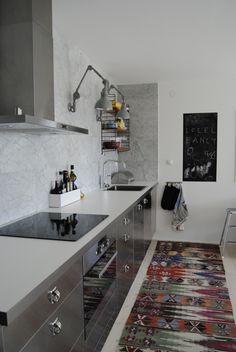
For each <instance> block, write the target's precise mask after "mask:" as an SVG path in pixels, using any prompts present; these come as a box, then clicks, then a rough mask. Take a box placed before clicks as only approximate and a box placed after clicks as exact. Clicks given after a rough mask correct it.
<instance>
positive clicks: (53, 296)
mask: <svg viewBox="0 0 236 352" xmlns="http://www.w3.org/2000/svg"><path fill="white" fill-rule="evenodd" d="M60 298H61V293H60V291H59V290H58V289H57V287H56V286H55V287H54V288H53V289H52V290H50V291H48V300H49V302H50V303H51V304H54V303H57V302H59V300H60Z"/></svg>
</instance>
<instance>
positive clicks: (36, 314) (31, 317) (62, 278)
mask: <svg viewBox="0 0 236 352" xmlns="http://www.w3.org/2000/svg"><path fill="white" fill-rule="evenodd" d="M55 275H56V274H55ZM57 276H58V279H56V280H55V279H54V280H53V279H52V282H51V284H49V286H48V288H47V289H46V290H45V291H43V293H42V294H41V295H39V297H38V298H37V299H36V300H35V301H34V302H33V303H32V304H31V305H30V306H29V307H28V308H27V309H26V310H25V311H24V312H23V313H22V314H21V315H20V316H19V317H18V318H16V319H15V320H14V321H13V322H12V323H11V324H10V325H9V326H4V327H2V329H3V341H4V348H5V350H4V352H18V351H19V350H20V349H21V348H23V346H24V345H25V344H26V343H27V341H28V340H29V339H30V338H31V337H32V336H33V335H34V334H35V333H36V332H37V331H38V330H39V329H40V328H41V326H42V325H43V324H44V323H45V321H46V320H47V319H48V317H49V316H51V315H52V314H53V313H54V312H55V311H56V310H57V309H58V308H59V307H60V306H61V305H62V304H63V302H64V301H65V300H66V299H67V297H68V295H69V294H70V293H71V292H72V291H73V290H74V288H75V287H76V286H77V285H78V283H79V282H80V281H82V258H81V257H79V258H78V259H76V260H75V262H74V263H73V264H71V265H68V267H67V268H66V269H65V270H64V273H63V274H61V275H59V274H57ZM79 299H80V300H82V294H81V295H80V297H79ZM0 351H1V350H0Z"/></svg>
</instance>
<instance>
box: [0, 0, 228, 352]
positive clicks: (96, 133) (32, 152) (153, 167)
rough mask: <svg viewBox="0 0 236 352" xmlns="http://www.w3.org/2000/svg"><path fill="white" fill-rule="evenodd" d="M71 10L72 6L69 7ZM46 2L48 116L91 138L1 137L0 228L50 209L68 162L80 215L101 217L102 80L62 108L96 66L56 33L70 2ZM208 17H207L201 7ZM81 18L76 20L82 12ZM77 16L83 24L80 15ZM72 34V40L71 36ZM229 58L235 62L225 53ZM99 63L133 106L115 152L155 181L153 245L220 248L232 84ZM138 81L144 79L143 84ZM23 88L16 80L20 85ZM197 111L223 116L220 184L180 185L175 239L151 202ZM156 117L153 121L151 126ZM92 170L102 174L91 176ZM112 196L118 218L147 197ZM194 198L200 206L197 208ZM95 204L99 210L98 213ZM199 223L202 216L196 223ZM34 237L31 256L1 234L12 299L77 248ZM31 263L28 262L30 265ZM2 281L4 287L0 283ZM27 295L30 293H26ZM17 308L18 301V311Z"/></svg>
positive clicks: (27, 245) (177, 162) (176, 167)
mask: <svg viewBox="0 0 236 352" xmlns="http://www.w3.org/2000/svg"><path fill="white" fill-rule="evenodd" d="M8 3H9V2H8ZM3 5H4V2H1V11H0V12H1V14H2V16H1V20H3V23H5V24H7V21H9V19H7V18H8V17H7V16H6V17H4V18H3V13H4V11H3V9H2V6H3ZM63 5H64V7H63ZM71 5H74V2H72V4H71ZM185 5H186V4H185ZM231 5H232V4H231ZM17 6H18V8H17ZM21 6H22V4H19V2H14V11H13V13H19V11H20V9H21ZM53 6H54V11H53V16H54V26H53V56H54V60H53V63H54V66H53V67H54V104H53V105H54V115H55V116H56V121H58V122H61V123H62V124H69V125H73V126H79V127H81V128H84V129H88V131H89V134H88V135H86V134H78V135H59V136H58V135H53V134H50V135H43V134H40V135H39V134H37V133H36V134H19V133H14V132H10V133H9V132H6V131H5V132H1V139H0V144H1V161H2V163H1V165H2V167H1V173H0V177H1V183H0V184H1V186H0V187H1V191H2V192H1V195H2V201H1V205H0V206H1V212H0V223H1V224H2V225H4V224H7V223H9V222H14V221H15V220H17V219H19V218H22V217H25V216H29V215H30V214H32V213H36V212H40V211H42V210H46V209H48V194H49V192H50V187H51V181H53V180H55V177H56V171H58V170H61V169H65V168H67V167H68V166H70V165H72V164H73V165H75V173H76V175H77V182H78V185H79V187H80V188H81V190H82V192H83V193H84V195H85V197H84V199H83V200H82V201H80V202H79V205H78V208H76V209H77V210H76V212H77V211H80V212H82V213H86V212H88V213H90V214H93V213H94V214H96V213H97V214H99V213H101V214H107V212H108V203H107V201H106V200H102V199H100V200H99V199H98V198H93V196H92V194H93V193H92V191H95V192H97V191H96V190H97V189H98V188H99V176H100V175H101V168H102V164H103V163H104V160H103V158H104V156H101V130H100V129H101V122H100V121H97V120H96V112H95V110H94V105H95V103H96V101H97V100H98V98H99V96H100V92H101V89H102V82H101V79H100V78H99V77H97V76H96V75H95V74H94V73H93V72H91V73H89V74H88V75H87V77H86V79H85V80H84V82H83V85H82V86H81V90H80V95H81V98H80V99H79V100H78V101H77V103H76V112H75V113H71V112H69V111H68V107H67V106H68V103H69V102H70V101H71V98H72V94H73V92H74V90H75V88H76V86H77V85H78V83H79V82H80V80H81V77H82V76H83V74H84V72H85V70H86V68H87V66H88V65H90V64H91V60H92V63H93V67H95V68H96V69H98V68H99V67H100V65H99V60H97V61H96V60H93V57H92V56H91V55H90V58H88V57H87V56H86V54H88V55H89V54H90V52H89V50H88V51H85V50H84V49H83V48H82V47H80V46H78V45H72V44H71V42H70V41H69V38H68V35H66V33H64V36H65V37H66V38H64V37H63V34H62V33H61V31H64V29H63V28H62V21H61V18H63V16H64V15H65V11H68V14H70V16H72V15H73V14H72V13H73V12H74V13H75V14H76V11H74V10H73V6H72V7H71V10H70V11H69V9H67V10H66V8H65V3H64V2H63V1H60V2H57V1H54V2H53ZM57 6H58V7H57ZM60 6H61V7H60ZM83 6H85V5H83ZM87 6H88V5H87ZM87 6H85V8H84V10H87V11H89V9H90V8H89V7H88V8H87ZM90 6H91V5H90ZM130 6H131V5H130ZM222 6H223V5H222ZM15 9H17V10H15ZM164 9H165V10H166V11H167V10H169V8H168V6H167V8H165V7H164ZM100 11H101V9H100ZM127 11H128V10H127ZM232 12H233V11H232ZM88 13H89V12H88ZM94 13H96V11H94ZM99 13H100V12H99ZM207 14H209V13H208V12H207V11H206V15H207ZM227 15H228V12H227ZM81 17H83V16H82V15H81ZM84 17H85V18H84V21H85V19H86V16H84ZM88 18H89V17H88ZM88 18H87V19H86V20H88ZM214 20H215V18H214ZM57 21H58V23H57ZM80 21H81V23H83V21H82V18H80ZM91 21H92V19H91ZM71 22H73V21H71ZM8 23H9V22H8ZM230 23H231V22H230ZM85 28H87V26H86V27H85ZM111 28H112V27H111ZM111 32H112V29H111ZM200 32H201V31H200ZM80 33H81V32H80ZM70 35H72V33H71V32H70ZM88 35H90V36H93V35H94V31H92V32H91V33H88ZM150 35H151V34H150ZM152 35H153V34H152ZM155 35H156V33H155ZM140 38H142V37H140ZM73 39H74V38H73ZM95 43H96V41H93V45H95ZM137 44H138V43H137ZM21 45H23V44H21ZM84 45H85V44H84ZM198 45H199V44H198ZM23 48H24V47H23ZM81 50H83V51H84V52H83V51H81ZM16 53H18V54H22V58H20V57H19V56H18V62H19V63H20V65H23V64H24V59H23V57H24V56H23V53H24V50H23V49H22V47H21V46H19V47H18V48H17V51H16ZM160 55H161V54H160ZM141 59H143V56H142V55H141V53H140V60H141ZM230 60H233V55H232V57H230ZM216 61H217V60H216ZM230 62H231V61H230ZM172 63H173V62H172ZM13 66H14V64H13V62H10V67H8V70H11V69H12V68H13ZM103 67H104V71H105V70H106V71H105V72H103V71H102V70H99V72H101V73H102V75H103V76H104V77H106V78H108V80H109V82H110V83H111V84H119V85H118V87H119V88H120V90H121V91H122V93H123V94H124V95H125V97H126V99H127V102H128V103H129V104H130V107H132V108H131V116H132V114H133V116H135V118H133V120H132V117H131V123H132V124H133V125H132V126H131V150H130V152H128V153H120V154H119V158H120V160H123V161H125V162H126V165H127V168H128V170H131V171H132V172H133V174H134V175H135V177H136V180H142V181H144V184H145V183H146V184H147V182H150V183H148V184H149V185H150V186H149V187H150V188H151V187H152V186H153V185H154V184H155V182H156V180H157V179H158V180H159V183H160V191H159V194H158V201H157V219H158V235H159V237H158V239H168V240H177V241H178V240H180V239H181V240H185V241H189V240H192V241H194V239H195V238H198V240H199V241H200V242H202V241H203V242H213V243H219V239H220V236H221V230H222V227H223V221H224V216H225V209H226V208H228V207H231V206H232V207H233V206H234V195H235V189H234V182H233V176H232V175H234V128H233V126H234V106H235V104H234V91H235V80H234V79H233V77H230V78H228V77H223V78H222V77H220V78H218V77H217V78H215V77H214V79H208V77H207V76H206V75H204V77H203V79H202V80H198V79H197V80H193V81H191V80H186V81H184V79H185V77H184V75H183V76H181V77H180V78H179V77H178V76H174V75H173V76H172V77H171V75H170V76H168V77H167V78H168V79H166V80H165V81H162V80H161V79H160V83H158V86H157V84H156V83H155V82H158V81H159V79H155V80H153V78H151V77H152V74H151V73H149V77H147V78H145V77H141V78H140V80H139V81H135V80H134V79H131V77H129V76H128V74H131V73H132V70H135V69H136V72H138V71H139V70H138V67H136V68H135V65H133V67H131V66H130V63H129V62H128V59H127V68H129V70H128V71H129V72H127V71H126V75H125V74H124V73H123V76H122V75H121V76H118V75H117V74H116V77H117V79H112V78H113V77H110V75H108V74H107V72H112V70H110V69H108V66H107V69H106V65H104V66H103ZM228 69H230V65H228ZM121 71H124V70H121ZM46 75H47V73H46ZM200 78H201V77H200ZM20 82H22V81H20ZM146 82H151V84H147V83H146ZM153 82H154V83H153ZM131 83H132V84H131ZM24 87H25V86H24V84H23V83H22V89H23V88H24ZM18 89H19V90H21V86H20V87H19V86H18ZM8 91H9V90H8ZM186 97H187V99H186ZM206 97H207V99H206ZM11 98H12V102H11V103H12V108H13V109H14V107H17V106H19V107H21V104H20V103H19V102H17V99H16V95H15V94H14V93H12V96H11ZM15 99H16V100H15ZM145 102H146V103H145ZM49 103H52V97H50V101H49ZM199 109H200V110H201V111H215V110H217V111H218V112H219V114H220V115H221V116H224V119H223V117H222V119H219V124H220V131H221V132H220V135H219V140H218V143H219V145H218V179H219V180H221V182H218V183H215V184H213V183H211V184H209V183H201V184H200V183H199V184H195V185H192V184H190V183H185V184H184V191H185V194H186V198H187V200H188V204H189V205H191V216H190V217H189V219H188V222H187V223H186V230H185V231H184V232H183V233H181V236H180V234H179V233H175V232H173V231H172V230H171V226H170V214H169V213H166V212H163V210H162V209H161V208H160V207H159V200H160V198H161V195H162V190H163V185H164V184H165V182H166V181H178V180H181V176H180V175H181V168H182V166H181V157H182V135H181V133H182V132H181V128H182V120H181V117H182V114H183V112H186V111H187V112H188V111H190V112H192V111H193V112H195V111H198V110H199ZM157 115H158V120H159V121H157ZM144 116H145V118H144ZM176 116H178V117H179V116H180V118H179V119H177V118H176ZM157 122H158V124H157ZM170 126H171V129H170ZM170 140H171V141H173V146H172V147H171V146H170ZM108 154H109V155H107V154H106V155H105V158H108V159H116V158H117V153H116V152H110V153H108ZM225 155H227V156H228V158H230V160H231V161H232V162H231V163H230V165H229V164H228V160H229V159H228V158H227V160H226V158H225ZM167 161H173V163H172V164H171V163H170V164H169V163H167ZM99 164H100V165H99ZM171 165H172V166H171ZM99 168H100V172H99V171H98V170H99ZM225 170H227V172H225ZM99 174H100V175H99ZM158 174H159V175H158ZM111 193H112V192H108V193H106V195H104V196H103V197H107V198H108V197H117V199H116V201H115V202H116V205H117V206H118V207H119V209H116V212H117V214H116V217H117V216H119V215H120V214H122V213H123V212H124V211H125V210H127V209H128V208H129V207H130V206H131V205H132V204H134V203H135V202H136V201H137V197H138V198H139V197H142V196H143V195H144V194H145V191H141V193H139V195H138V196H137V194H135V192H134V193H133V192H132V195H131V194H130V193H131V192H129V195H128V200H126V205H125V206H123V207H122V205H121V204H120V203H122V201H121V197H122V195H121V194H120V192H119V194H116V195H111ZM109 194H110V195H109ZM123 197H124V195H123ZM135 197H136V198H135ZM95 199H96V200H95ZM202 199H204V200H205V201H204V204H203V201H202ZM219 199H220V201H219ZM103 202H104V203H103ZM123 202H124V201H123ZM99 203H100V204H99ZM97 204H99V206H100V207H99V211H98V207H97ZM70 209H71V210H70ZM73 209H74V208H73V205H71V206H69V207H68V209H67V210H66V212H67V211H68V212H72V213H73V211H74V210H73ZM199 217H201V222H200V223H199ZM109 218H110V219H109V220H104V223H103V225H102V224H101V225H98V227H97V229H96V233H98V232H99V231H100V230H103V229H104V227H105V225H108V224H109V223H110V222H112V221H113V220H115V215H110V216H109ZM105 221H106V222H105ZM104 224H105V225H104ZM99 226H100V227H99ZM94 231H95V230H94ZM94 236H95V232H93V230H92V231H91V232H90V233H89V234H88V236H87V237H86V241H85V238H84V240H83V239H81V240H80V241H79V242H80V244H78V246H79V247H80V246H85V245H86V243H87V241H90V240H92V239H93V237H94ZM13 241H14V245H13V246H12V247H11V250H10V252H9V253H7V251H6V248H7V247H6V246H10V244H11V243H13ZM35 241H37V250H34V251H32V247H31V245H33V247H34V248H35V246H36V245H35V244H34V242H33V240H28V241H26V240H24V242H22V239H20V238H19V239H18V238H17V239H16V238H7V237H1V260H3V258H4V256H6V255H7V256H9V257H10V258H11V263H14V261H15V260H16V258H17V259H19V256H20V257H21V260H22V265H23V267H20V265H18V264H17V263H15V264H16V265H17V266H18V270H19V272H17V275H15V274H14V272H13V271H14V270H15V266H14V265H13V264H12V267H11V266H10V265H9V268H8V272H7V273H6V272H5V270H4V271H3V272H1V279H4V278H5V280H6V276H8V277H13V278H14V277H16V276H17V277H21V279H22V282H21V283H20V285H18V289H17V290H18V295H19V296H18V300H19V301H20V300H21V299H22V298H23V297H24V295H25V294H26V292H25V290H24V287H28V286H27V285H28V284H29V281H28V280H27V277H28V278H30V287H31V289H32V288H34V287H35V285H38V284H39V283H40V279H41V281H43V280H44V279H45V275H46V273H45V271H44V270H46V272H47V273H48V274H50V273H53V271H55V270H56V269H57V268H58V267H60V266H61V265H62V263H63V262H66V261H67V260H68V258H69V257H71V256H73V255H74V254H75V253H76V251H78V247H76V248H74V247H73V244H71V243H68V246H66V247H65V246H63V248H62V244H61V243H58V242H57V241H52V242H53V243H51V242H50V241H48V243H47V245H46V246H45V244H43V243H42V241H40V240H35ZM7 244H8V245H7ZM52 253H60V258H59V257H57V255H56V254H55V256H53V258H51V254H52ZM26 254H27V255H26ZM24 258H25V259H24ZM41 258H45V262H44V263H41ZM47 258H51V259H50V265H51V266H50V267H47ZM32 259H35V260H34V261H32ZM25 261H26V262H25ZM32 262H34V263H35V267H34V266H33V264H32V265H29V263H32ZM40 263H41V264H40ZM3 265H4V266H5V262H3V264H2V265H1V267H3ZM38 266H42V268H41V269H40V270H39V267H38ZM11 271H12V272H11ZM43 271H44V272H43ZM22 272H24V275H22V274H20V273H22ZM34 272H37V273H38V274H37V279H36V278H35V277H34V275H33V273H34ZM38 275H39V276H38ZM40 275H41V277H40ZM24 280H26V281H27V282H25V281H24ZM34 280H35V281H34ZM10 281H11V280H10ZM1 282H4V281H2V280H1ZM8 285H9V286H8V287H7V290H6V293H7V295H10V292H12V295H13V292H14V291H15V290H16V286H15V285H16V283H15V282H12V283H11V282H10V283H8ZM11 285H12V286H11ZM25 285H26V286H25ZM19 287H20V288H19ZM25 289H26V288H25ZM27 289H28V290H30V288H29V287H28V288H27ZM27 289H26V291H27ZM41 289H43V288H41ZM28 293H29V292H28ZM13 298H14V297H13ZM23 307H24V305H23V306H22V307H21V309H23ZM6 351H7V350H6Z"/></svg>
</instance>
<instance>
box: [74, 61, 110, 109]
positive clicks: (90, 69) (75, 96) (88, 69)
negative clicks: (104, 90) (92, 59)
mask: <svg viewBox="0 0 236 352" xmlns="http://www.w3.org/2000/svg"><path fill="white" fill-rule="evenodd" d="M88 71H94V72H95V73H96V74H97V75H98V76H99V77H100V78H101V79H102V81H103V83H104V84H105V82H108V81H107V80H106V79H105V78H104V77H103V76H102V75H101V74H100V73H99V72H98V71H97V70H95V68H93V66H91V65H88V67H87V69H86V71H85V73H84V74H83V77H82V78H81V80H80V82H79V84H78V86H77V88H76V90H75V91H74V93H73V102H72V103H69V104H68V110H69V111H70V112H75V111H76V100H78V99H79V98H80V94H79V89H80V86H81V84H82V82H83V80H84V79H85V76H86V75H87V73H88Z"/></svg>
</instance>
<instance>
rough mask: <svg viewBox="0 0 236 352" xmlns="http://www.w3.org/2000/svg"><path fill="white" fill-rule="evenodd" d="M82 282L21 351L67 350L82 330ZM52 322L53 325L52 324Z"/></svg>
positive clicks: (56, 351)
mask: <svg viewBox="0 0 236 352" xmlns="http://www.w3.org/2000/svg"><path fill="white" fill-rule="evenodd" d="M82 287H83V286H82V283H81V284H79V285H78V287H76V288H75V289H74V290H73V291H72V293H71V294H70V296H69V297H68V298H67V300H66V301H65V302H64V303H63V304H62V305H61V307H59V309H58V310H57V311H56V312H55V313H54V314H53V315H52V316H51V317H50V318H49V319H48V320H47V322H46V323H45V324H44V325H43V326H42V327H41V328H40V330H39V331H38V332H37V333H36V334H35V335H34V336H33V337H32V339H31V340H30V341H29V342H28V343H27V345H26V346H25V348H24V349H23V350H22V352H58V351H60V352H69V351H70V349H71V348H72V346H73V344H74V343H75V341H76V339H77V338H78V337H79V336H80V334H81V333H82V331H83V323H84V318H83V306H82V300H81V297H82V294H83V292H82ZM53 323H54V326H52V324H53Z"/></svg>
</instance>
